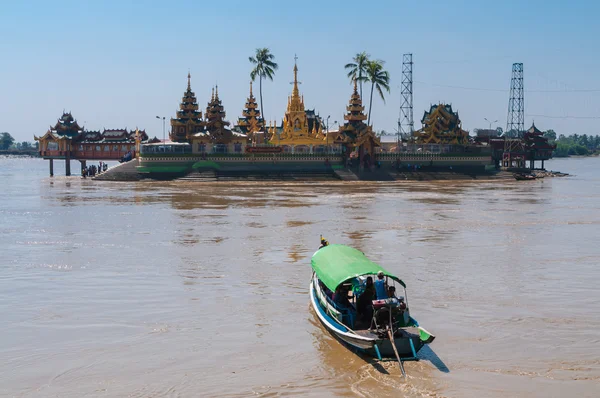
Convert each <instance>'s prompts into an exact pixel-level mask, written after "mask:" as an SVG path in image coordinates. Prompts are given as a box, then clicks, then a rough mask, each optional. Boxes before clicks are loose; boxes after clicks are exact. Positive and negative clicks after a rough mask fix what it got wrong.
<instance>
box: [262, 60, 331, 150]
mask: <svg viewBox="0 0 600 398" xmlns="http://www.w3.org/2000/svg"><path fill="white" fill-rule="evenodd" d="M293 84H294V87H293V89H292V95H291V96H289V97H288V103H287V109H286V112H285V116H284V118H283V123H282V129H281V130H282V131H281V134H280V136H279V137H276V134H271V137H270V140H271V141H272V142H279V144H280V145H313V144H315V145H323V144H325V142H324V141H325V134H324V129H323V121H322V120H321V118H320V117H319V115H317V114H315V111H314V110H312V111H311V110H308V111H307V110H305V108H304V96H301V95H300V90H299V89H298V65H297V64H296V63H295V62H294V83H293Z"/></svg>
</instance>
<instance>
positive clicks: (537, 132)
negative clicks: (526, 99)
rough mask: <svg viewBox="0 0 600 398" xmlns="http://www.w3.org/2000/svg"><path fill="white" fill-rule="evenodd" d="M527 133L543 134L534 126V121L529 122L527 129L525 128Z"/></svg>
mask: <svg viewBox="0 0 600 398" xmlns="http://www.w3.org/2000/svg"><path fill="white" fill-rule="evenodd" d="M527 133H529V134H535V135H544V132H543V131H541V130H539V129H538V128H537V127H536V126H535V122H533V123H532V124H531V127H530V128H529V130H527Z"/></svg>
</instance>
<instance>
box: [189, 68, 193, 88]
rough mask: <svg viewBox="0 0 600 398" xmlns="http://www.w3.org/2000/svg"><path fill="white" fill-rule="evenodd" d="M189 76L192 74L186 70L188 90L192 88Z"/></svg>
mask: <svg viewBox="0 0 600 398" xmlns="http://www.w3.org/2000/svg"><path fill="white" fill-rule="evenodd" d="M191 78H192V75H191V74H190V71H189V70H188V90H191V89H192V84H191V81H190V80H191Z"/></svg>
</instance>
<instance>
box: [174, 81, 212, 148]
mask: <svg viewBox="0 0 600 398" xmlns="http://www.w3.org/2000/svg"><path fill="white" fill-rule="evenodd" d="M198 109H199V106H198V102H197V101H196V94H194V92H193V91H192V85H191V75H190V73H188V84H187V89H186V91H185V93H184V94H183V98H182V99H181V103H180V104H179V110H178V111H177V116H176V117H175V118H171V132H170V133H169V138H171V141H175V142H187V141H188V139H189V138H190V137H191V136H192V135H193V134H195V133H198V132H200V131H202V129H203V128H204V123H203V121H202V112H200V111H198Z"/></svg>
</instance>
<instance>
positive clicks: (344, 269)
mask: <svg viewBox="0 0 600 398" xmlns="http://www.w3.org/2000/svg"><path fill="white" fill-rule="evenodd" d="M311 265H312V268H313V270H315V272H316V274H317V277H319V279H320V280H321V282H323V283H324V284H325V286H327V287H328V288H329V289H330V290H331V291H335V289H336V288H337V287H338V286H339V285H340V284H341V283H343V282H345V281H347V280H348V279H351V278H355V277H358V276H362V275H375V274H377V273H378V272H379V271H382V272H383V274H384V275H386V276H389V277H391V278H392V279H394V280H396V281H398V283H400V284H401V285H402V286H404V287H406V285H405V284H404V282H402V281H401V280H400V279H398V277H396V276H394V275H392V274H390V273H389V272H388V271H386V270H385V269H383V268H382V267H381V266H380V265H379V264H376V263H374V262H373V261H371V260H369V259H368V258H367V257H366V256H365V255H364V253H363V252H361V251H360V250H357V249H354V248H352V247H350V246H345V245H329V246H325V247H323V248H321V249H319V250H318V251H317V252H316V253H315V254H314V255H313V256H312V260H311Z"/></svg>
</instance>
